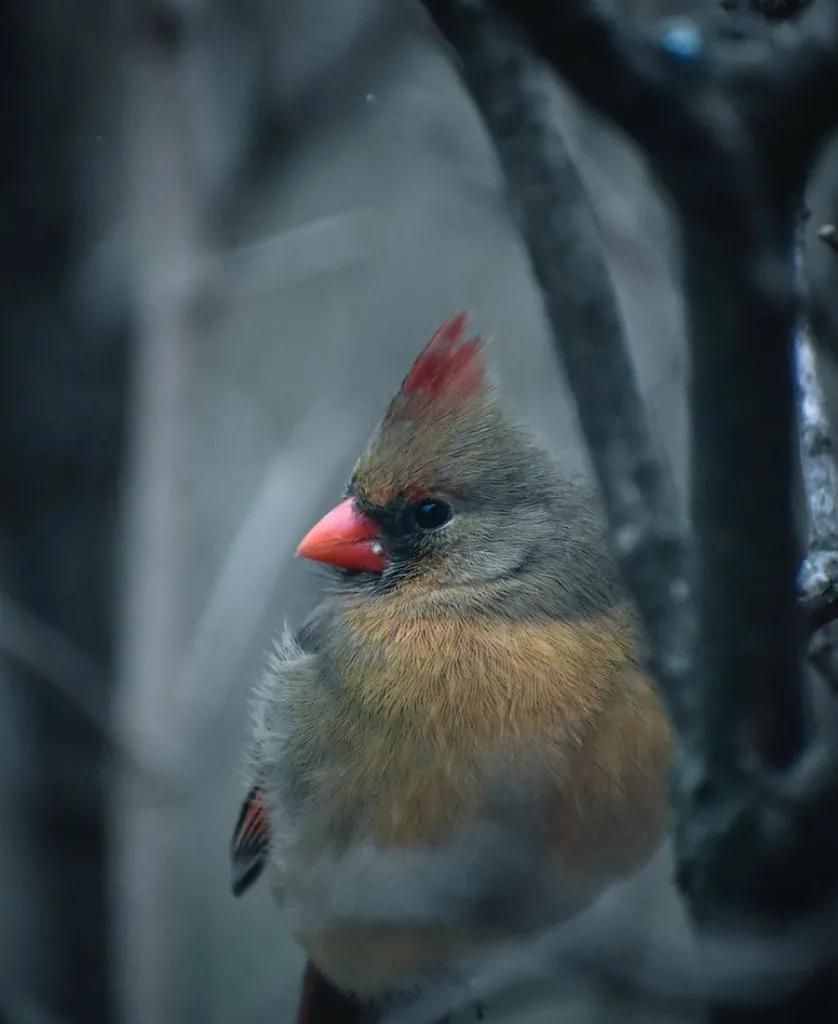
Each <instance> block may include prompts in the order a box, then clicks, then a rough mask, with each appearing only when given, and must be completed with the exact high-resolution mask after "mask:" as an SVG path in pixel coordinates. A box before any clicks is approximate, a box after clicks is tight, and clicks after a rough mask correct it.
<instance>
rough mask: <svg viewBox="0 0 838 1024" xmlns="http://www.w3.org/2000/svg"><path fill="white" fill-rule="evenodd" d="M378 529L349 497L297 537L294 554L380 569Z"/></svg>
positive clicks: (383, 557) (383, 559) (351, 566)
mask: <svg viewBox="0 0 838 1024" xmlns="http://www.w3.org/2000/svg"><path fill="white" fill-rule="evenodd" d="M379 537H380V534H379V529H378V527H377V526H376V524H375V523H374V522H373V521H372V520H371V519H368V518H367V517H366V516H365V515H364V514H363V513H362V512H359V511H358V509H357V508H356V507H355V502H354V500H353V499H352V498H347V499H346V500H345V501H342V502H341V503H340V505H338V506H336V507H335V508H333V509H332V511H331V512H328V513H327V514H326V515H325V516H323V518H322V519H321V520H320V522H319V523H316V524H315V525H314V526H313V527H312V528H311V529H310V530H309V531H308V533H307V534H306V535H305V537H303V539H302V540H301V541H300V545H299V547H298V548H297V555H298V556H299V557H300V558H311V559H313V560H314V561H315V562H326V564H327V565H336V566H338V567H339V568H341V569H356V570H361V571H363V572H381V571H382V569H384V568H386V566H387V557H386V555H385V554H384V548H383V546H382V544H381V541H380V539H379Z"/></svg>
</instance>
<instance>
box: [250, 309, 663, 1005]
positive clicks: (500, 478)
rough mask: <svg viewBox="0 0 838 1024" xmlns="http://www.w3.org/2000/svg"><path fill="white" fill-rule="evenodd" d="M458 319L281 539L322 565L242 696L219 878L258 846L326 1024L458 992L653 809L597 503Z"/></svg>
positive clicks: (256, 860) (629, 647)
mask: <svg viewBox="0 0 838 1024" xmlns="http://www.w3.org/2000/svg"><path fill="white" fill-rule="evenodd" d="M465 326H466V316H465V314H462V313H461V314H458V315H457V316H454V317H452V318H451V319H450V320H448V321H447V322H446V323H445V324H444V325H443V326H442V327H441V328H440V330H439V331H438V332H437V333H436V335H434V337H433V338H432V339H431V341H430V342H429V344H428V345H427V347H426V348H425V349H424V351H423V352H422V353H421V355H420V356H419V357H418V359H417V360H416V362H415V363H414V365H413V367H412V369H411V370H410V373H409V374H408V375H407V377H406V378H405V380H404V382H403V383H402V386H401V388H400V390H399V392H398V394H397V395H396V397H395V398H394V399H393V401H392V402H391V404H390V407H389V409H388V410H387V413H386V415H385V416H384V419H383V420H382V421H381V423H380V425H379V427H378V428H377V430H376V432H375V433H374V435H373V437H372V439H371V441H370V443H369V445H368V447H367V450H366V451H365V453H364V454H363V455H362V456H361V458H360V460H359V461H358V463H357V464H356V466H355V469H354V471H353V473H352V477H351V479H350V481H349V485H348V488H347V493H346V497H345V498H344V500H343V501H341V503H340V504H339V505H338V506H337V507H336V508H335V509H333V510H332V511H331V512H329V513H328V515H326V516H325V517H324V518H323V519H321V520H320V522H319V523H317V525H316V526H315V527H314V528H313V529H312V530H311V531H310V532H309V533H308V535H307V536H306V537H305V538H304V539H303V541H302V542H301V544H300V546H299V548H298V550H297V554H299V555H301V556H303V557H305V558H311V559H315V560H317V561H319V562H324V563H326V564H327V565H329V566H331V567H333V569H334V570H335V572H336V580H335V586H334V589H333V591H332V592H331V593H330V594H329V596H328V597H327V598H326V599H325V600H324V601H323V603H322V604H320V605H319V606H318V608H317V609H316V610H315V611H314V613H313V615H312V616H311V618H310V619H309V621H308V622H307V623H306V624H305V625H304V627H303V628H302V630H300V632H299V633H298V634H297V635H296V636H295V635H293V634H292V633H290V632H289V631H288V630H287V629H286V632H285V635H284V636H283V638H282V640H281V641H280V642H279V643H278V645H277V649H276V652H275V654H274V656H273V658H272V661H271V664H270V668H269V670H268V671H267V673H266V675H265V678H264V681H263V684H262V685H261V687H260V688H259V689H258V693H257V696H256V698H255V704H254V707H255V716H254V717H255V725H254V737H253V752H252V772H253V774H252V779H253V787H252V789H251V790H250V793H249V795H248V797H247V799H246V801H245V803H244V806H243V808H242V811H241V814H240V817H239V822H238V825H237V828H236V830H235V834H234V838H233V848H232V858H233V867H234V891H235V892H236V893H237V894H238V893H240V892H243V891H244V889H246V888H247V887H248V886H249V885H250V884H251V883H252V882H253V880H254V879H255V878H256V877H257V876H258V875H259V874H260V872H261V870H262V868H263V866H264V865H265V864H268V865H269V866H270V869H271V873H272V877H273V883H274V888H275V891H276V894H277V896H278V898H279V900H280V901H281V903H282V904H283V906H284V908H285V910H286V912H287V915H288V919H289V923H290V925H291V927H292V930H293V931H294V933H295V935H296V936H297V938H298V939H299V941H300V943H301V944H302V946H303V948H304V949H305V951H306V952H307V955H308V956H309V959H310V967H309V970H308V972H307V980H308V986H307V988H308V994H307V996H306V999H307V1000H308V1002H307V1003H306V1000H304V1003H306V1005H308V1006H309V1007H313V1006H315V1005H316V1004H317V1001H318V999H319V1000H320V1002H321V1004H323V1001H324V1000H326V1003H327V1004H328V1005H329V1006H330V1007H331V1009H329V1010H326V1011H324V1012H323V1013H322V1014H321V1018H320V1019H321V1020H326V1019H328V1020H330V1021H334V1022H335V1024H337V1021H339V1020H341V1019H343V1020H347V1021H348V1020H356V1019H357V1020H360V1019H361V1017H360V1013H361V1008H362V1007H364V1006H367V1007H376V1008H377V1011H376V1012H377V1013H380V1014H384V1015H385V1016H386V1007H388V1006H392V1005H394V1004H395V1005H398V1004H399V1003H400V1001H410V1004H411V1006H412V1008H413V1010H414V1011H415V1010H416V1007H417V1005H418V1006H419V1011H418V1012H419V1015H420V1017H421V1004H422V1000H423V999H425V998H426V997H427V995H428V993H430V992H432V991H433V990H434V988H435V987H438V986H441V985H454V986H457V985H462V986H463V990H464V991H469V992H470V996H473V998H475V999H477V998H479V993H475V992H472V991H471V990H470V989H469V988H468V986H469V979H470V977H471V976H472V975H473V974H474V969H475V966H476V965H484V964H485V963H486V962H487V959H488V958H490V957H491V956H492V954H493V951H496V950H497V949H499V948H500V944H502V943H504V942H509V941H511V940H515V941H522V940H524V941H525V940H526V938H527V937H528V936H532V937H536V936H537V935H538V934H539V933H541V932H542V931H543V929H545V928H547V927H551V926H554V925H555V924H556V923H557V922H560V921H562V920H566V919H568V918H569V917H571V916H573V915H574V914H576V913H577V912H578V911H579V910H581V909H582V908H583V907H585V906H586V905H587V904H589V903H590V902H591V901H592V900H593V899H594V898H595V897H596V896H597V895H599V893H601V892H602V890H603V889H604V888H605V887H606V886H608V885H609V884H610V883H612V882H614V881H616V880H617V879H620V878H622V877H625V876H627V875H629V874H632V873H634V872H635V871H636V870H638V869H639V868H640V867H641V866H642V865H643V864H644V863H645V862H646V861H647V860H648V859H649V858H650V856H651V854H652V853H653V852H654V850H655V849H656V848H657V846H658V844H659V842H660V841H661V838H662V833H663V830H664V826H665V818H666V788H667V774H668V764H669V756H670V733H669V729H668V726H667V723H666V719H665V717H664V715H663V712H662V709H661V707H660V705H659V703H658V701H657V699H656V697H655V695H654V693H653V691H652V688H651V686H650V684H649V682H648V680H647V679H646V678H645V677H644V675H643V674H642V672H641V671H640V669H639V667H638V662H637V655H636V650H635V636H634V627H633V620H632V615H631V612H630V609H629V608H628V607H627V605H626V601H625V597H624V594H623V592H622V591H621V589H620V585H619V581H618V576H617V572H616V569H615V566H614V563H613V561H612V559H611V557H610V554H609V550H608V545H607V541H606V538H605V534H604V529H603V524H602V519H601V517H600V513H599V511H598V509H597V503H596V499H595V497H594V495H593V493H592V492H591V490H590V488H589V487H588V486H587V484H586V483H585V481H584V480H583V479H582V478H580V477H579V476H578V475H575V474H573V473H570V472H568V471H567V470H566V469H563V468H562V467H561V466H560V465H558V464H557V463H556V462H555V461H554V460H553V459H552V458H551V457H550V456H548V455H547V453H546V452H544V451H542V450H541V449H540V448H539V447H538V446H537V445H536V444H535V442H534V441H533V440H532V438H531V437H530V436H529V435H528V434H527V433H526V431H524V430H523V429H522V428H521V427H519V426H518V425H516V424H515V423H513V422H512V421H511V420H510V419H509V418H508V417H507V416H506V414H505V413H504V411H503V409H502V408H501V406H500V404H499V402H498V398H497V395H496V393H495V388H494V385H493V382H492V380H491V378H490V376H489V374H488V372H487V369H486V366H485V359H484V344H483V341H482V339H480V338H478V337H471V338H466V337H465ZM318 993H319V995H318ZM341 993H343V995H342V994H341ZM330 999H331V1002H329V1000H330ZM336 1007H341V1010H340V1011H338V1010H337V1009H336ZM356 1010H357V1013H356V1015H355V1016H352V1014H353V1013H355V1012H356ZM301 1013H302V1011H301ZM340 1013H343V1015H344V1016H343V1017H341V1016H340ZM417 1019H418V1018H417ZM301 1020H305V1021H306V1022H307V1024H314V1021H315V1011H314V1010H311V1011H310V1012H309V1015H308V1016H307V1017H305V1016H301Z"/></svg>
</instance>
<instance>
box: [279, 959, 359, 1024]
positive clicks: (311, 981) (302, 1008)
mask: <svg viewBox="0 0 838 1024" xmlns="http://www.w3.org/2000/svg"><path fill="white" fill-rule="evenodd" d="M376 1016H377V1015H376V1014H375V1013H374V1011H372V1010H370V1009H369V1008H368V1007H366V1006H364V1004H363V1003H360V1002H358V1001H357V1000H356V999H353V998H352V997H351V996H348V995H346V994H345V993H343V992H341V991H339V990H338V989H336V988H335V987H334V985H332V983H331V982H330V981H328V980H327V979H326V978H324V977H323V975H322V974H321V973H320V971H318V970H317V968H316V967H315V966H314V964H313V963H312V962H311V961H310V960H309V961H308V963H306V969H305V972H304V974H303V987H302V992H301V993H300V1003H299V1007H298V1009H297V1021H296V1024H375V1021H376Z"/></svg>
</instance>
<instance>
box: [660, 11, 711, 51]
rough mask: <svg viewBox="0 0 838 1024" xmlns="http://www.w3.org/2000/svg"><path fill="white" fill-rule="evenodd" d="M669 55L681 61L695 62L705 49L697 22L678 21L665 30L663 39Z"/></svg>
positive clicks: (662, 41)
mask: <svg viewBox="0 0 838 1024" xmlns="http://www.w3.org/2000/svg"><path fill="white" fill-rule="evenodd" d="M661 43H662V45H663V48H664V49H665V50H666V52H667V53H669V54H671V55H672V56H673V57H677V58H678V59H679V60H694V59H695V58H696V57H698V56H699V55H700V53H701V51H702V49H703V47H704V39H703V38H702V35H701V31H700V30H699V28H698V26H697V25H696V24H695V22H692V21H688V20H686V19H683V20H678V21H676V22H673V23H672V24H670V25H669V26H668V27H667V28H665V29H664V32H663V37H662V39H661Z"/></svg>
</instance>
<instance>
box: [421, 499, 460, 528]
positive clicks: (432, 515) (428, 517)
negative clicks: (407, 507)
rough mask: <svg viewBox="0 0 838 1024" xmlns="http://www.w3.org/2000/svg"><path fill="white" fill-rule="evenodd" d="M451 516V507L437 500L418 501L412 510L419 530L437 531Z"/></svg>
mask: <svg viewBox="0 0 838 1024" xmlns="http://www.w3.org/2000/svg"><path fill="white" fill-rule="evenodd" d="M453 514H454V513H453V512H452V511H451V506H450V505H449V504H448V503H447V502H444V501H440V500H439V499H438V498H434V499H432V500H428V501H420V502H419V503H418V504H417V505H415V506H414V509H413V518H414V519H415V520H416V525H417V526H418V527H419V529H420V530H438V529H439V528H440V527H441V526H445V524H446V523H447V522H448V520H449V519H450V518H451V516H452V515H453Z"/></svg>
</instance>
